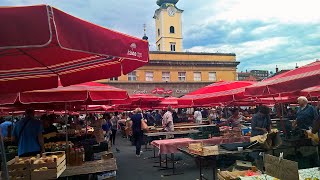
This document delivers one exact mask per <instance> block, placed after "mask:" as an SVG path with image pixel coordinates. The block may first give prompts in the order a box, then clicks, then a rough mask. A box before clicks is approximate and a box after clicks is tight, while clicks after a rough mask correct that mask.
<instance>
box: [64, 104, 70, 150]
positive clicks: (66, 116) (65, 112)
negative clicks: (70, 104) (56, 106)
mask: <svg viewBox="0 0 320 180" xmlns="http://www.w3.org/2000/svg"><path fill="white" fill-rule="evenodd" d="M64 116H65V117H64V118H65V120H64V123H65V125H66V146H67V151H69V137H68V136H69V135H68V114H67V103H64ZM67 153H68V152H67Z"/></svg>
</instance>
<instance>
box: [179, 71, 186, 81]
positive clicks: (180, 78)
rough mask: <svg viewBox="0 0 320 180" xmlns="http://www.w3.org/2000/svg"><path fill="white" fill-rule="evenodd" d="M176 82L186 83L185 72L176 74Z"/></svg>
mask: <svg viewBox="0 0 320 180" xmlns="http://www.w3.org/2000/svg"><path fill="white" fill-rule="evenodd" d="M178 80H179V81H186V72H178Z"/></svg>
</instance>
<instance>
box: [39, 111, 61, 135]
mask: <svg viewBox="0 0 320 180" xmlns="http://www.w3.org/2000/svg"><path fill="white" fill-rule="evenodd" d="M54 119H55V117H54V115H53V114H52V115H49V116H47V115H42V116H41V120H42V124H43V128H44V131H43V134H49V133H58V129H57V127H56V126H54V125H53V123H54Z"/></svg>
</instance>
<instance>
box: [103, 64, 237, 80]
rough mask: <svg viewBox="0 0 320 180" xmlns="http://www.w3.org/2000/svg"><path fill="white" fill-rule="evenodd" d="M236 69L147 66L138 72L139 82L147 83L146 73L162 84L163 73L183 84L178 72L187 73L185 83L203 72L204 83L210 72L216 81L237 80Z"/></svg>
mask: <svg viewBox="0 0 320 180" xmlns="http://www.w3.org/2000/svg"><path fill="white" fill-rule="evenodd" d="M235 71H236V69H235V68H234V69H230V68H206V67H174V66H161V67H159V66H145V67H143V68H140V69H139V70H136V74H137V81H136V82H146V76H145V74H146V72H153V82H162V72H170V82H181V81H179V80H178V72H186V81H185V82H195V81H194V72H201V81H202V82H214V81H209V72H215V73H216V80H217V81H220V80H224V81H234V80H236V72H235ZM109 81H110V80H102V81H101V82H109ZM118 81H119V82H128V75H122V76H121V77H119V80H118Z"/></svg>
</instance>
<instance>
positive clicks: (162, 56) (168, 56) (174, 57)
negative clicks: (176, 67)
mask: <svg viewBox="0 0 320 180" xmlns="http://www.w3.org/2000/svg"><path fill="white" fill-rule="evenodd" d="M149 56H150V60H170V61H181V60H183V61H228V62H235V61H236V56H235V55H234V54H219V53H216V54H214V53H179V52H177V53H174V52H172V53H167V52H151V53H150V55H149Z"/></svg>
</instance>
